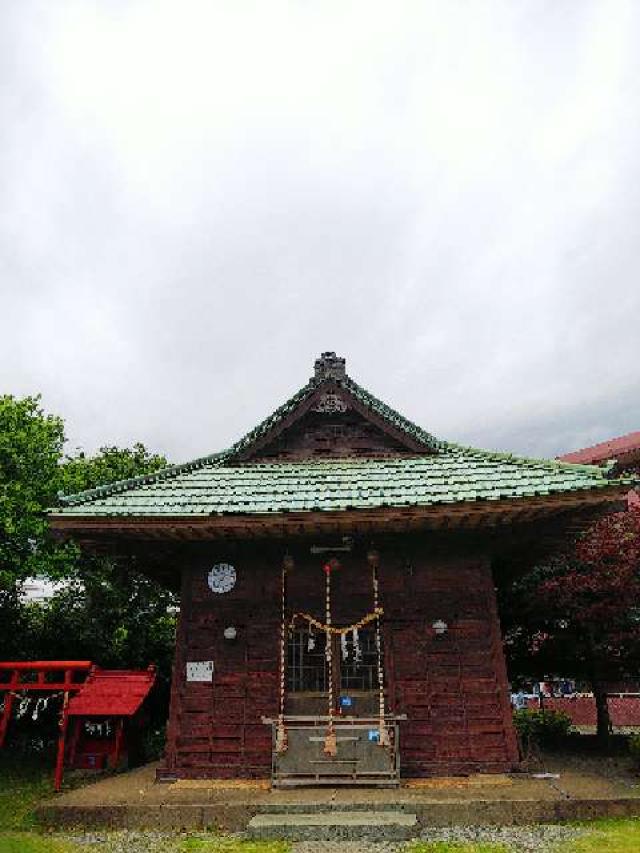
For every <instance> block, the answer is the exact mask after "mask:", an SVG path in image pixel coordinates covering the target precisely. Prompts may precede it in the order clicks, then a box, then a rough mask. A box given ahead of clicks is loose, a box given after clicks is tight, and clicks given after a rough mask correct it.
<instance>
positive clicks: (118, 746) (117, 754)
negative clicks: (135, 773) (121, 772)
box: [113, 717, 124, 770]
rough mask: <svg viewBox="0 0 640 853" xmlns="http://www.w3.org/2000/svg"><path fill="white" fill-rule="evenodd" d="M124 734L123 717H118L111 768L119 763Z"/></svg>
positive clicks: (115, 768) (116, 767) (116, 766)
mask: <svg viewBox="0 0 640 853" xmlns="http://www.w3.org/2000/svg"><path fill="white" fill-rule="evenodd" d="M123 734H124V717H120V719H119V720H118V727H117V729H116V743H115V747H114V750H113V769H114V770H117V769H118V764H119V763H120V755H121V754H122V737H123Z"/></svg>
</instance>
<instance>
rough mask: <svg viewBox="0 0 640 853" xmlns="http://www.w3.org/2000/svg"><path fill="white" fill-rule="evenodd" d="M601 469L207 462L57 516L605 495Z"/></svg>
mask: <svg viewBox="0 0 640 853" xmlns="http://www.w3.org/2000/svg"><path fill="white" fill-rule="evenodd" d="M616 483H620V484H622V481H615V483H612V481H611V480H609V479H607V477H606V472H605V471H603V469H601V468H596V467H591V466H585V465H568V464H566V463H560V462H550V461H535V460H527V459H522V458H518V457H515V456H510V455H507V454H496V453H488V452H484V451H480V450H473V449H470V448H465V447H459V446H456V445H452V444H447V445H445V446H444V447H442V448H441V449H440V450H439V451H438V452H437V453H435V454H429V455H426V456H411V457H406V456H405V457H397V458H384V459H336V460H331V461H322V462H318V461H313V462H304V463H286V464H284V463H282V464H281V463H262V464H246V465H229V464H227V463H225V461H224V459H223V458H220V457H218V458H217V459H211V460H210V461H208V462H206V463H204V464H201V465H198V466H196V467H186V468H184V469H183V470H176V469H167V470H165V471H164V472H163V471H161V472H158V473H157V474H155V475H151V476H149V477H148V478H138V479H137V480H136V481H133V482H132V481H125V482H123V483H120V484H114V485H112V486H107V487H104V488H102V489H94V490H93V491H91V492H84V493H82V494H79V495H75V496H72V497H70V498H67V499H66V501H65V503H66V507H65V508H64V509H63V510H60V511H59V512H61V513H62V514H64V515H66V516H69V515H78V516H87V515H91V516H110V515H130V516H163V515H164V516H180V515H182V516H203V515H219V514H227V513H231V514H234V513H277V512H301V511H311V510H327V511H328V510H347V509H374V508H379V507H406V506H433V505H436V504H453V503H460V502H468V501H498V500H501V499H505V498H527V497H533V496H539V495H553V494H560V493H563V492H564V493H566V492H580V491H587V490H592V489H601V488H605V487H607V486H611V485H614V484H616Z"/></svg>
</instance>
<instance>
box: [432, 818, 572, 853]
mask: <svg viewBox="0 0 640 853" xmlns="http://www.w3.org/2000/svg"><path fill="white" fill-rule="evenodd" d="M584 832H585V831H584V830H583V829H579V828H577V827H573V826H557V825H555V824H550V823H547V824H544V823H541V824H536V825H533V826H452V827H450V828H442V827H437V828H433V829H424V830H423V831H422V832H421V833H420V839H421V840H423V841H481V842H485V843H486V842H490V841H492V842H494V843H497V844H504V845H505V846H506V847H507V848H508V849H509V850H511V851H513V853H543V851H544V853H546V851H553V849H554V848H555V846H556V845H557V844H559V843H560V842H562V841H571V839H573V838H577V837H578V836H579V835H583V834H584Z"/></svg>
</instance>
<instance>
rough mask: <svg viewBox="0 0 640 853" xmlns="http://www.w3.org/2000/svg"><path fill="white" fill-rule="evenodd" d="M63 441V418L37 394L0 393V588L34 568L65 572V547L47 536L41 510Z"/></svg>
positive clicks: (56, 474)
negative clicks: (42, 403) (44, 406)
mask: <svg viewBox="0 0 640 853" xmlns="http://www.w3.org/2000/svg"><path fill="white" fill-rule="evenodd" d="M63 444H64V427H63V423H62V420H61V419H60V418H58V417H55V416H54V415H45V414H44V412H43V411H42V408H41V406H40V399H39V397H25V398H24V399H23V400H18V399H16V398H15V397H13V396H10V395H4V396H2V397H0V589H1V590H2V591H3V593H4V595H7V594H9V593H10V591H12V590H14V589H15V584H16V582H20V581H22V580H24V578H26V577H29V575H33V574H36V573H46V574H47V575H56V574H60V573H61V572H62V573H63V574H64V572H65V570H66V567H67V556H68V555H67V553H66V550H65V549H60V548H59V547H55V546H54V545H53V543H52V541H51V539H50V537H49V535H48V526H47V521H46V519H45V516H44V512H43V510H44V509H45V508H46V507H48V506H51V505H52V504H53V503H55V499H56V492H57V490H58V488H59V484H60V479H59V478H60V469H59V462H60V458H61V455H62V446H63Z"/></svg>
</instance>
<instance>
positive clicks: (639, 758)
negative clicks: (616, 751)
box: [629, 734, 640, 770]
mask: <svg viewBox="0 0 640 853" xmlns="http://www.w3.org/2000/svg"><path fill="white" fill-rule="evenodd" d="M629 753H630V754H631V758H632V759H633V763H634V764H635V765H636V767H637V768H638V769H639V770H640V734H635V735H631V737H630V738H629Z"/></svg>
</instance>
